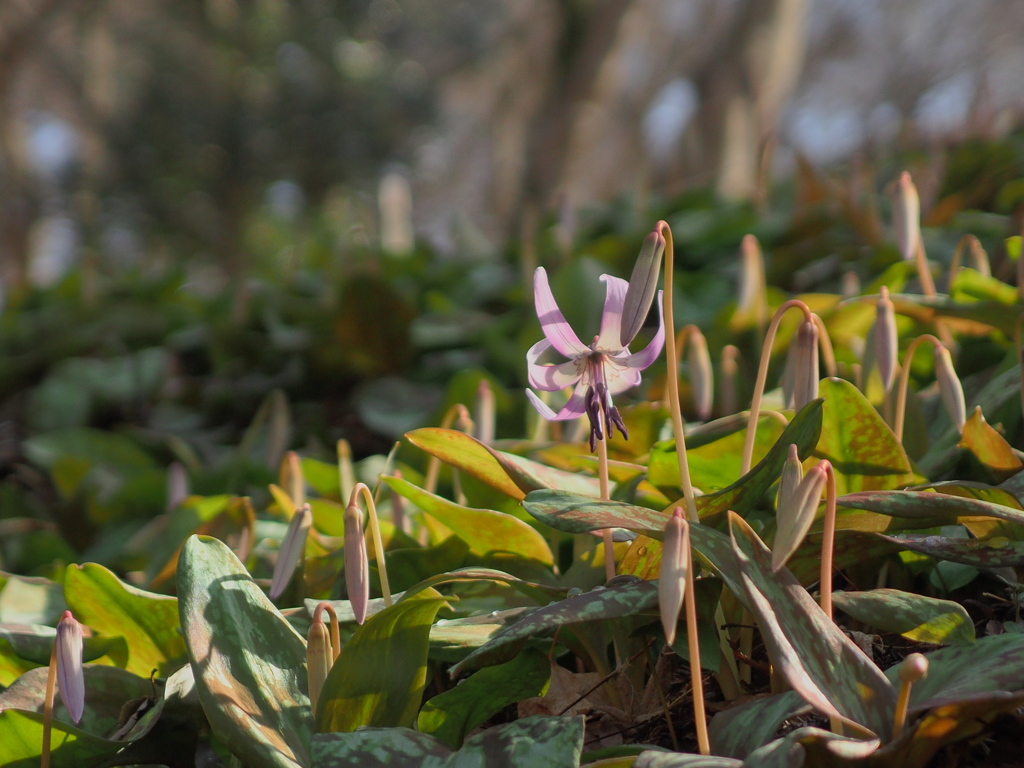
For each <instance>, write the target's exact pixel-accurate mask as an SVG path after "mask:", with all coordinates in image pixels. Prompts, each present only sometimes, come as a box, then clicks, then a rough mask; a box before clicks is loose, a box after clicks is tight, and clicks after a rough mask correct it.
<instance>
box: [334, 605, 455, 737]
mask: <svg viewBox="0 0 1024 768" xmlns="http://www.w3.org/2000/svg"><path fill="white" fill-rule="evenodd" d="M444 604H445V598H443V597H442V596H441V595H440V594H439V593H438V592H437V590H434V589H425V590H423V591H422V592H419V593H418V594H415V595H413V596H411V597H409V598H406V599H404V600H402V601H400V602H398V603H395V604H394V605H393V606H391V607H390V608H386V609H384V610H383V611H381V612H380V613H378V614H377V615H376V616H373V617H372V618H370V619H368V620H367V622H366V623H365V624H363V626H361V627H360V628H359V629H357V630H356V632H355V634H353V635H352V638H351V639H350V640H349V641H348V642H347V643H346V644H345V647H344V648H343V649H342V651H341V655H340V656H339V657H338V658H337V660H336V661H335V663H334V666H333V667H331V671H330V673H329V674H328V675H327V680H326V681H325V682H324V687H323V690H322V691H321V692H320V701H319V703H318V704H317V713H316V730H317V731H318V732H321V733H323V732H325V731H346V732H347V731H354V730H355V729H356V728H359V727H361V726H371V727H395V726H398V727H405V728H408V727H411V726H412V725H413V723H415V721H416V713H417V711H419V708H420V703H421V699H422V696H423V688H424V686H425V685H426V678H427V646H428V642H429V639H430V626H431V624H433V622H434V617H435V616H437V612H438V611H439V610H440V609H441V607H442V606H443V605H444Z"/></svg>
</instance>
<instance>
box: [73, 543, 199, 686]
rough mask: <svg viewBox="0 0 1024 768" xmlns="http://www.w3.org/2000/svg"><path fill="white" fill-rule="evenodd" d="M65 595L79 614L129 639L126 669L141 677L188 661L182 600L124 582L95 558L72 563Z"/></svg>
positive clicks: (99, 629) (104, 631)
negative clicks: (180, 612)
mask: <svg viewBox="0 0 1024 768" xmlns="http://www.w3.org/2000/svg"><path fill="white" fill-rule="evenodd" d="M64 598H65V600H67V603H68V608H69V609H70V610H71V612H72V613H73V614H74V615H75V618H76V619H78V620H79V621H81V622H82V623H83V624H87V625H88V626H90V627H91V628H92V629H93V630H94V631H96V632H98V633H100V634H102V635H104V636H108V637H116V636H118V635H120V636H121V637H123V638H124V639H125V640H126V641H127V643H128V662H127V664H126V665H125V669H127V670H128V671H129V672H133V673H135V674H136V675H140V676H142V677H148V676H149V674H150V672H152V671H153V670H154V669H155V670H157V672H158V673H159V675H160V676H161V677H165V676H166V675H168V674H170V672H172V671H173V670H175V669H177V668H178V667H180V666H181V664H182V662H183V661H184V660H185V644H184V642H183V641H182V638H181V631H180V627H179V624H178V601H177V599H175V598H173V597H167V596H166V595H158V594H156V593H154V592H147V591H145V590H142V589H139V588H138V587H133V586H131V585H130V584H125V583H124V582H123V581H121V580H120V579H118V578H117V576H115V575H114V574H113V573H112V572H110V571H109V570H107V569H106V568H104V567H103V566H102V565H98V564H96V563H85V564H84V565H69V566H68V567H67V570H66V571H65V572H64Z"/></svg>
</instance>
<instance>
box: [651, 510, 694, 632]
mask: <svg viewBox="0 0 1024 768" xmlns="http://www.w3.org/2000/svg"><path fill="white" fill-rule="evenodd" d="M689 567H690V527H689V525H688V524H687V522H686V519H685V518H684V517H683V510H682V509H681V508H680V507H676V508H675V511H674V512H673V513H672V517H671V518H669V521H668V523H667V524H666V525H665V538H664V541H663V542H662V550H661V572H660V574H659V576H658V608H659V611H660V613H661V626H662V628H663V629H664V630H665V642H667V643H668V644H669V645H672V643H674V642H675V640H676V622H677V621H678V620H679V612H680V611H681V610H682V608H683V598H684V597H685V595H686V574H687V569H688V568H689Z"/></svg>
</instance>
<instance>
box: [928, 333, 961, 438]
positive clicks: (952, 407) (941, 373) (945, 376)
mask: <svg viewBox="0 0 1024 768" xmlns="http://www.w3.org/2000/svg"><path fill="white" fill-rule="evenodd" d="M935 378H936V380H937V381H938V382H939V394H940V395H941V396H942V404H943V405H945V406H946V413H948V414H949V418H950V419H951V420H952V422H953V424H955V425H956V428H957V431H962V430H963V428H964V422H965V421H967V404H966V403H965V402H964V388H963V386H962V385H961V384H960V378H959V377H958V376H957V375H956V371H955V370H954V369H953V358H952V357H951V356H950V354H949V350H948V349H946V348H945V347H936V348H935Z"/></svg>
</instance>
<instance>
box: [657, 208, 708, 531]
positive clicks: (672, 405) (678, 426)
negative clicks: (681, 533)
mask: <svg viewBox="0 0 1024 768" xmlns="http://www.w3.org/2000/svg"><path fill="white" fill-rule="evenodd" d="M655 229H657V230H659V231H660V232H661V236H662V237H664V238H665V283H664V287H665V294H664V296H663V298H662V301H663V302H664V306H665V312H664V314H665V328H666V333H667V334H668V338H669V339H670V341H669V343H668V344H666V345H665V362H666V368H667V370H666V375H665V384H666V388H667V389H668V401H669V407H668V412H669V415H670V416H671V417H672V433H673V435H674V436H675V440H676V458H677V460H678V461H679V481H680V484H681V485H682V488H683V499H684V500H685V501H686V516H687V519H689V521H690V522H692V523H696V522H699V520H700V518H699V517H698V516H697V502H696V501H695V500H694V495H693V483H691V482H690V466H689V464H688V462H687V459H686V437H685V436H684V434H683V414H682V411H680V409H679V359H678V357H677V356H676V345H675V335H676V325H675V314H674V312H673V307H672V303H673V302H672V298H673V296H672V274H673V272H674V270H675V251H674V249H673V244H672V228H671V227H669V225H668V222H666V221H659V222H658V223H657V224H656V225H655Z"/></svg>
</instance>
